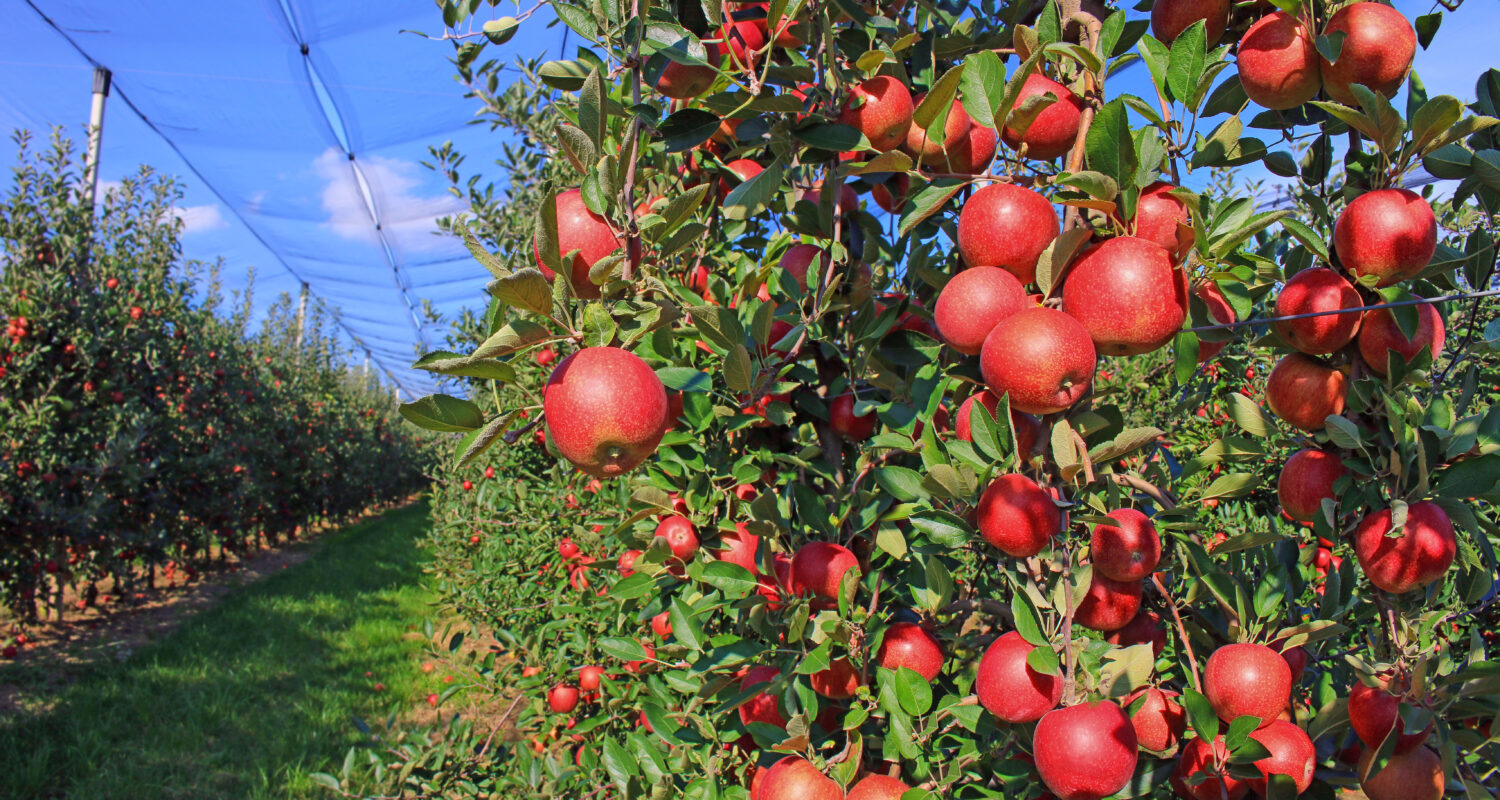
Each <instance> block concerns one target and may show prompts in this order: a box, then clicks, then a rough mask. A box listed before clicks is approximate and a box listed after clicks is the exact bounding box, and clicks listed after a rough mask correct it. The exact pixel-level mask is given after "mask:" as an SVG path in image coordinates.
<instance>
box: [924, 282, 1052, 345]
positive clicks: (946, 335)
mask: <svg viewBox="0 0 1500 800" xmlns="http://www.w3.org/2000/svg"><path fill="white" fill-rule="evenodd" d="M1029 305H1032V303H1031V300H1030V298H1028V297H1027V296H1026V289H1025V288H1023V287H1022V286H1021V282H1020V281H1019V280H1017V279H1016V276H1014V275H1012V274H1011V273H1009V272H1006V271H1005V270H1003V269H1000V268H998V267H970V268H968V269H966V270H964V271H962V272H960V273H958V274H957V275H954V276H953V278H952V279H951V280H949V281H948V283H947V285H946V286H944V287H943V291H942V292H941V293H939V294H938V299H937V305H936V306H935V307H934V309H933V312H934V313H933V317H934V319H935V320H936V321H937V329H938V335H939V336H941V337H942V340H943V342H944V343H945V344H947V345H948V346H949V347H952V348H953V349H954V350H957V351H958V352H960V353H963V354H964V355H969V356H977V355H979V351H980V350H981V349H982V348H983V347H984V340H985V337H987V336H989V334H990V331H992V330H994V329H995V326H996V325H997V324H999V322H1000V320H1003V319H1005V318H1006V317H1008V316H1010V315H1012V314H1014V313H1016V312H1018V311H1021V310H1022V309H1024V308H1026V307H1027V306H1029Z"/></svg>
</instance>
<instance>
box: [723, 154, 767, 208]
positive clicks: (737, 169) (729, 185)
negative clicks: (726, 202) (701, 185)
mask: <svg viewBox="0 0 1500 800" xmlns="http://www.w3.org/2000/svg"><path fill="white" fill-rule="evenodd" d="M724 168H725V169H727V170H729V172H730V173H731V174H733V175H734V177H735V179H734V181H733V182H731V181H730V180H729V179H728V178H725V177H721V178H719V198H720V199H723V198H724V197H726V196H728V194H729V193H730V192H732V191H734V187H736V186H739V185H740V184H742V183H744V182H745V181H748V180H750V179H751V178H753V177H755V176H756V175H759V174H761V173H762V172H765V171H766V168H765V167H763V166H761V165H760V162H758V161H752V160H750V159H748V158H736V159H735V160H733V161H731V162H729V163H728V164H725V165H724Z"/></svg>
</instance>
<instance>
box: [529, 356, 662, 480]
mask: <svg viewBox="0 0 1500 800" xmlns="http://www.w3.org/2000/svg"><path fill="white" fill-rule="evenodd" d="M542 409H543V413H545V414H546V419H547V432H548V433H549V434H550V435H551V438H552V442H553V443H554V444H555V445H556V446H557V450H558V452H559V453H561V454H562V456H563V457H564V458H566V459H568V460H569V461H571V462H572V463H573V465H574V466H576V467H578V468H579V469H580V470H582V471H584V472H586V473H588V474H589V475H593V476H594V477H597V478H611V477H615V476H617V475H623V474H625V473H626V472H629V471H630V470H632V469H634V468H635V467H636V466H637V465H639V464H640V463H641V462H642V461H645V460H646V459H647V458H649V457H650V456H651V454H652V453H654V452H656V445H657V444H658V443H660V442H661V437H662V431H663V429H664V428H665V426H666V423H667V390H666V388H665V387H663V386H662V383H661V379H660V378H658V377H656V373H655V372H654V371H652V369H651V367H649V366H647V365H646V362H644V361H642V360H641V359H640V357H638V356H636V355H635V354H633V353H629V352H626V351H624V350H621V349H620V348H618V347H587V348H584V349H582V350H579V351H578V352H576V353H574V354H572V355H570V356H568V357H567V358H565V359H563V360H562V362H561V363H559V364H558V365H557V368H556V369H554V370H553V371H552V377H551V378H549V379H548V380H547V385H546V386H545V387H544V388H543V389H542Z"/></svg>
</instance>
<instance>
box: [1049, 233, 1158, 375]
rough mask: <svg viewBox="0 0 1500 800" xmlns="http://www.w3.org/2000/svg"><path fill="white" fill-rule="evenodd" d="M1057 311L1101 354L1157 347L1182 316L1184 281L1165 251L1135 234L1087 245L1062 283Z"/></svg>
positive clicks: (1146, 349)
mask: <svg viewBox="0 0 1500 800" xmlns="http://www.w3.org/2000/svg"><path fill="white" fill-rule="evenodd" d="M1062 297H1063V310H1064V311H1066V312H1067V313H1068V314H1069V316H1072V317H1073V318H1074V319H1076V320H1078V321H1079V323H1081V324H1082V325H1083V327H1084V329H1085V330H1087V331H1088V333H1089V337H1090V338H1091V339H1092V340H1093V342H1094V348H1095V349H1096V350H1097V351H1098V352H1099V353H1100V354H1102V355H1114V356H1129V355H1139V354H1141V353H1149V352H1151V351H1152V350H1157V349H1160V348H1161V347H1162V346H1163V345H1165V344H1166V343H1167V342H1170V341H1171V340H1172V337H1173V336H1175V335H1176V333H1177V330H1178V329H1179V328H1181V327H1182V321H1183V320H1184V319H1186V318H1187V303H1188V300H1187V281H1186V279H1185V278H1184V276H1183V273H1182V271H1181V270H1179V269H1177V268H1175V267H1174V266H1173V265H1172V259H1171V257H1170V256H1169V255H1168V253H1167V251H1166V250H1163V249H1162V248H1161V247H1160V246H1159V245H1157V244H1156V243H1154V242H1152V241H1149V240H1147V239H1142V238H1139V237H1135V236H1119V237H1116V238H1114V239H1110V240H1108V241H1106V242H1104V243H1103V244H1100V245H1097V246H1095V247H1091V248H1089V249H1088V250H1086V251H1084V253H1083V255H1082V256H1081V257H1079V258H1078V260H1077V261H1075V262H1074V263H1073V267H1072V269H1071V270H1070V271H1069V272H1068V277H1067V280H1066V282H1064V283H1063V292H1062Z"/></svg>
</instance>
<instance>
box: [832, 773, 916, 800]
mask: <svg viewBox="0 0 1500 800" xmlns="http://www.w3.org/2000/svg"><path fill="white" fill-rule="evenodd" d="M909 791H911V787H910V786H907V785H906V784H904V783H902V782H901V781H899V780H896V779H895V778H892V777H888V776H886V775H880V774H873V775H866V776H865V777H863V778H860V779H859V782H858V783H856V784H854V787H853V788H851V789H850V790H849V798H848V800H901V795H903V794H905V793H907V792H909Z"/></svg>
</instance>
